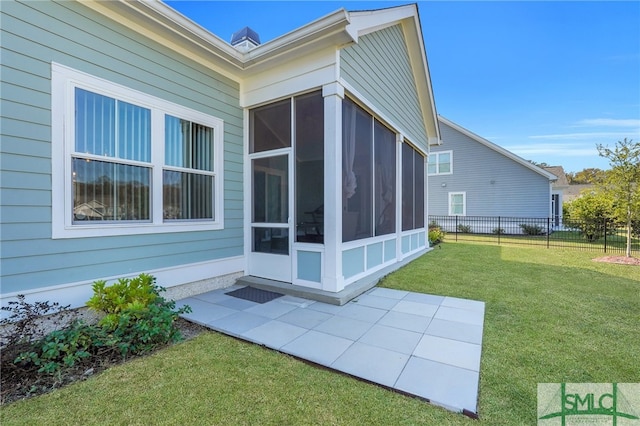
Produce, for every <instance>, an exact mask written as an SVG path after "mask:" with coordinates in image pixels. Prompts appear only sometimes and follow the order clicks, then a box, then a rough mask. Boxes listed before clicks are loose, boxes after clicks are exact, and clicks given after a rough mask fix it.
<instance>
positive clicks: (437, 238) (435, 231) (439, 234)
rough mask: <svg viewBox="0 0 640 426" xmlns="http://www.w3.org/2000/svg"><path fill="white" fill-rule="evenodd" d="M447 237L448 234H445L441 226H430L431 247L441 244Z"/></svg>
mask: <svg viewBox="0 0 640 426" xmlns="http://www.w3.org/2000/svg"><path fill="white" fill-rule="evenodd" d="M445 235H446V232H444V231H443V230H442V228H440V227H439V226H432V225H429V242H430V243H431V245H435V244H440V243H441V242H442V241H444V236H445Z"/></svg>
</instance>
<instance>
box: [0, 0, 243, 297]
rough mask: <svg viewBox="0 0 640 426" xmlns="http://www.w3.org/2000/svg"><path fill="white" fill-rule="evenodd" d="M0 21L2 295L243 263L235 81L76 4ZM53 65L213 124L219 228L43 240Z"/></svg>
mask: <svg viewBox="0 0 640 426" xmlns="http://www.w3.org/2000/svg"><path fill="white" fill-rule="evenodd" d="M1 20H2V28H1V34H0V37H1V39H2V46H1V52H0V55H1V58H2V60H1V61H0V62H1V69H0V73H1V74H0V75H1V77H2V78H1V79H2V82H1V86H0V102H1V103H0V133H1V134H0V137H1V141H2V142H1V146H0V152H1V155H0V188H1V189H0V206H1V208H2V212H1V216H0V236H1V240H0V252H1V255H2V256H1V263H0V273H1V274H2V275H1V276H0V279H1V281H2V292H3V293H11V292H17V291H26V290H30V289H35V288H40V287H47V286H52V285H59V284H65V283H70V282H77V281H85V280H93V279H96V278H100V277H104V276H114V275H119V274H130V273H134V272H138V271H148V270H153V269H157V268H166V267H171V266H177V265H181V264H188V263H194V262H203V261H208V260H214V259H222V258H226V257H232V256H240V255H242V254H243V216H242V215H243V210H242V205H243V202H242V199H243V197H242V187H243V184H242V162H243V152H242V146H243V145H242V137H243V133H242V109H241V108H240V107H239V86H238V84H237V83H236V82H234V81H232V80H230V79H228V78H225V77H224V76H221V75H218V74H215V73H214V72H212V71H210V70H208V69H207V68H205V67H203V66H201V65H199V64H197V63H195V62H193V61H191V60H189V59H187V58H185V57H182V56H179V55H177V54H175V53H174V52H172V51H171V50H170V49H167V48H165V47H164V46H162V45H160V44H158V43H155V42H153V41H151V40H149V39H146V38H144V37H142V36H140V35H138V34H137V33H134V32H132V31H130V30H129V29H127V28H126V27H124V26H121V25H120V24H118V23H115V22H112V21H109V20H107V19H106V18H104V17H102V16H101V15H99V14H97V13H96V12H94V11H92V10H91V9H88V8H86V7H85V6H82V5H81V4H79V3H77V2H60V3H53V2H44V1H39V2H14V1H3V2H2V5H1ZM52 61H54V62H58V63H60V64H63V65H66V66H69V67H72V68H75V69H77V70H80V71H84V72H87V73H89V74H91V75H94V76H97V77H101V78H104V79H106V80H109V81H112V82H115V83H118V84H121V85H124V86H127V87H130V88H132V89H135V90H139V91H142V92H145V93H148V94H150V95H153V96H157V97H159V98H162V99H166V100H168V101H170V102H174V103H176V104H180V105H184V106H186V107H188V108H192V109H195V110H198V111H202V112H204V113H207V114H210V115H213V116H216V117H218V118H221V119H223V120H224V122H225V123H224V130H225V133H224V156H225V165H224V173H225V174H224V177H225V181H224V199H225V200H224V203H225V204H224V207H225V209H224V219H225V222H224V223H225V229H224V230H221V231H209V232H187V233H167V234H153V235H132V236H114V237H102V238H74V239H62V240H52V239H51V226H52V225H51V209H52V199H51V197H52V195H51V150H52V146H51V62H52ZM214 275H215V271H212V276H214ZM159 284H161V285H170V284H171V283H159Z"/></svg>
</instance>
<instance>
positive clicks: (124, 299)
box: [87, 274, 161, 326]
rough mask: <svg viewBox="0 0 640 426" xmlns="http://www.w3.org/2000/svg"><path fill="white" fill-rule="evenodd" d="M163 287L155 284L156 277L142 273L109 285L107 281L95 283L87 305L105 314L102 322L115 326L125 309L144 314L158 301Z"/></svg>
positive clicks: (135, 313) (134, 313) (131, 312)
mask: <svg viewBox="0 0 640 426" xmlns="http://www.w3.org/2000/svg"><path fill="white" fill-rule="evenodd" d="M159 291H161V289H160V288H159V287H157V286H156V285H155V277H153V276H151V275H148V274H140V275H138V276H137V277H135V278H120V279H119V280H118V281H117V282H116V283H115V284H113V285H111V286H107V283H106V281H103V280H100V281H95V282H94V283H93V296H92V297H91V299H89V301H87V306H88V307H89V308H91V309H93V310H95V311H98V312H102V313H104V314H105V316H104V317H103V318H102V319H101V320H100V323H101V324H110V325H111V326H113V325H114V324H116V323H117V322H118V316H119V315H120V314H121V313H122V312H125V311H128V312H129V313H130V314H133V315H137V314H140V315H142V314H143V312H144V311H145V310H146V309H147V308H148V307H149V306H150V305H152V304H154V303H156V302H157V301H158V297H159Z"/></svg>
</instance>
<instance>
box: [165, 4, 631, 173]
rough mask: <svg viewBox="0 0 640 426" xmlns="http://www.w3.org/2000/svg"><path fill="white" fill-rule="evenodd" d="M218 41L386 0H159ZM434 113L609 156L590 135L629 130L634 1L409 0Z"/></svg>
mask: <svg viewBox="0 0 640 426" xmlns="http://www.w3.org/2000/svg"><path fill="white" fill-rule="evenodd" d="M167 3H168V4H169V5H171V6H172V7H173V8H175V9H176V10H178V11H179V12H181V13H183V14H184V15H186V16H188V17H189V18H190V19H192V20H193V21H195V22H197V23H198V24H200V25H201V26H203V27H205V28H207V29H208V30H209V31H211V32H212V33H214V34H215V35H217V36H219V37H220V38H222V39H224V40H226V41H229V40H230V39H231V35H232V34H233V32H235V31H237V30H239V29H241V28H243V27H245V26H249V27H251V28H252V29H254V30H255V31H256V32H258V34H259V35H260V38H261V41H262V42H263V43H265V42H267V41H269V40H273V39H274V38H277V37H279V36H281V35H283V34H286V33H287V32H289V31H292V30H294V29H296V28H298V27H301V26H303V25H305V24H307V23H309V22H311V21H313V20H315V19H317V18H320V17H322V16H324V15H326V14H328V13H330V12H333V11H335V10H337V9H340V8H342V7H344V8H345V9H347V10H368V9H379V8H384V7H390V6H395V5H400V4H406V3H407V2H388V1H355V2H353V1H350V2H349V1H348V2H334V1H321V2H320V1H317V2H313V1H289V2H270V1H263V2H249V1H235V2H226V1H207V0H200V1H167ZM417 3H418V9H419V12H420V20H421V23H422V31H423V36H424V40H425V47H426V50H427V60H428V62H429V68H430V72H431V79H432V84H433V91H434V94H435V99H436V108H437V110H438V113H439V114H441V115H443V116H444V117H446V118H448V119H450V120H452V121H454V122H456V123H458V124H459V125H461V126H463V127H465V128H467V129H469V130H471V131H472V132H474V133H477V134H479V135H480V136H482V137H484V138H486V139H489V140H490V141H492V142H494V143H496V144H498V145H500V146H502V147H504V148H507V149H509V150H510V151H512V152H514V153H515V154H517V155H520V156H521V157H523V158H525V159H527V160H533V161H536V162H545V163H548V164H551V165H562V166H564V168H565V170H566V171H568V172H569V171H573V172H576V171H580V170H582V169H583V168H588V167H598V168H602V169H607V168H609V164H608V161H607V160H606V159H603V158H600V157H598V153H597V151H596V148H595V146H596V144H597V143H602V144H605V145H610V146H613V145H614V144H615V143H616V142H617V141H618V140H621V139H623V138H625V137H627V138H631V139H633V140H635V141H640V2H638V1H622V2H612V1H602V2H599V1H586V2H581V1H569V2H558V1H538V2H525V1H492V2H483V1H470V2H461V1H420V2H417Z"/></svg>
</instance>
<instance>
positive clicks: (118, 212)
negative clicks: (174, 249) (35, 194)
mask: <svg viewBox="0 0 640 426" xmlns="http://www.w3.org/2000/svg"><path fill="white" fill-rule="evenodd" d="M52 117H53V120H52V133H53V138H52V143H53V151H52V164H53V166H52V178H53V209H52V219H53V226H52V235H53V237H54V238H72V237H90V236H105V235H126V234H145V233H157V232H179V231H196V230H214V229H222V227H223V220H222V201H223V198H222V165H223V163H222V143H223V124H224V123H223V121H222V120H220V119H217V118H215V117H212V116H209V115H207V114H204V113H202V112H199V111H195V110H192V109H189V108H185V107H183V106H181V105H178V104H175V103H172V102H168V101H165V100H163V99H160V98H157V97H154V96H150V95H148V94H145V93H142V92H138V91H135V90H132V89H130V88H127V87H124V86H121V85H117V84H114V83H111V82H108V81H105V80H102V79H99V78H96V77H93V76H90V75H88V74H84V73H82V72H79V71H76V70H72V69H70V68H67V67H64V66H61V65H58V64H55V63H54V64H52Z"/></svg>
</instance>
